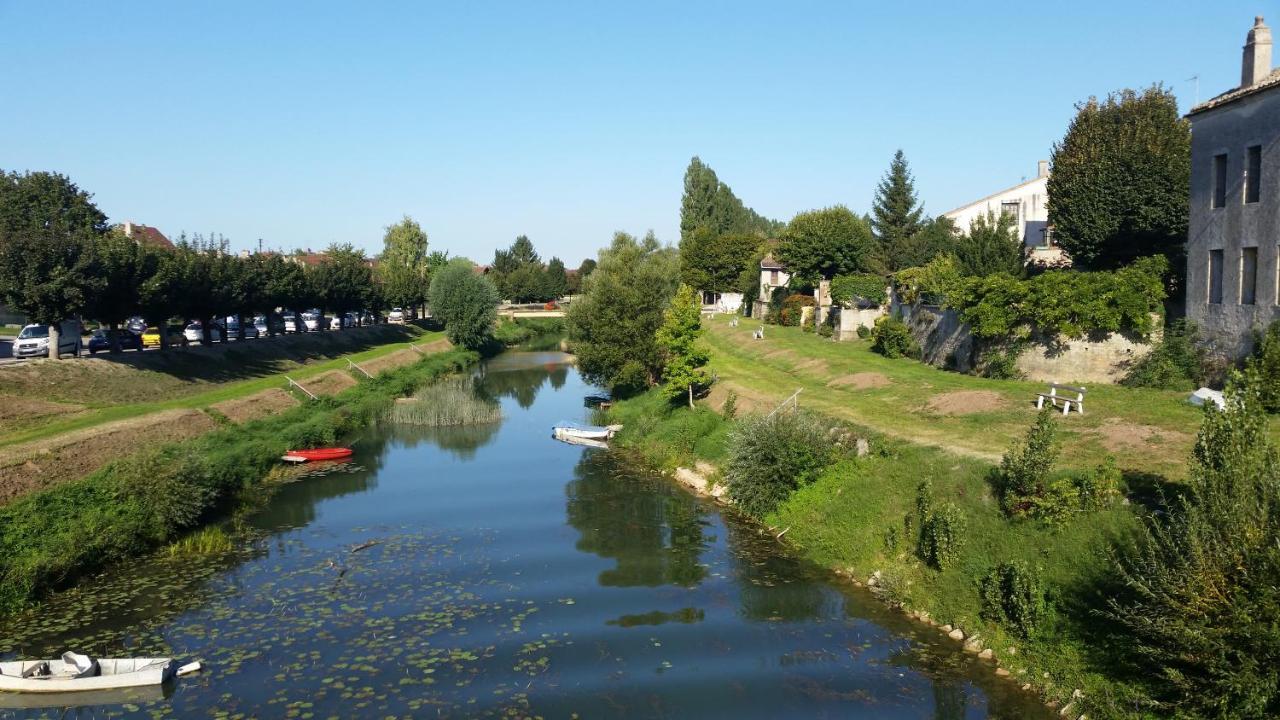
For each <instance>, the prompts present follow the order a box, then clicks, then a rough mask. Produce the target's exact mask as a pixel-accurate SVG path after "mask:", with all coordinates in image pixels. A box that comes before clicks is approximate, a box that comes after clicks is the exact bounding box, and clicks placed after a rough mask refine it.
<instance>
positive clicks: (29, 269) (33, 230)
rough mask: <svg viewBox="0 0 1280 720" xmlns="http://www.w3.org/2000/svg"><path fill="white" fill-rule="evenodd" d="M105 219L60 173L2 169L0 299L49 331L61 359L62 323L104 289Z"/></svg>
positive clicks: (52, 350) (54, 354) (51, 348)
mask: <svg viewBox="0 0 1280 720" xmlns="http://www.w3.org/2000/svg"><path fill="white" fill-rule="evenodd" d="M106 228H107V216H106V215H104V214H103V213H102V211H100V210H99V209H98V207H97V206H96V205H94V204H93V200H92V196H90V195H89V194H88V193H86V192H84V191H83V190H81V189H80V188H79V187H77V186H76V185H75V183H73V182H71V180H70V179H68V178H67V177H65V176H63V175H59V174H56V173H47V172H35V173H25V174H21V175H20V174H18V173H5V172H0V297H3V298H4V300H5V302H7V303H8V304H9V305H12V306H13V307H15V308H17V309H18V310H19V311H21V312H22V313H23V314H24V315H26V316H27V317H28V318H29V319H31V320H32V321H34V322H37V323H41V324H45V325H48V326H49V357H51V358H55V359H56V358H57V357H58V355H59V354H58V341H59V337H58V336H59V331H60V328H59V323H61V322H62V321H63V320H65V319H67V318H68V317H70V316H72V315H76V314H78V313H79V312H80V311H82V310H83V309H84V308H85V307H86V306H87V305H88V304H89V302H91V300H92V298H93V297H94V295H95V293H97V292H98V289H99V287H100V285H101V280H100V278H98V276H97V272H96V270H95V268H94V256H95V253H94V250H95V242H96V241H97V239H98V238H99V237H100V236H101V235H102V234H103V233H104V232H105V231H106Z"/></svg>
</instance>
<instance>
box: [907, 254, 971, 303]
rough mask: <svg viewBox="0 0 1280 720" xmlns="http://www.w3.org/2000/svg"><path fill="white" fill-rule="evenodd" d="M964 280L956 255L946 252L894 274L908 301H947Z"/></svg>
mask: <svg viewBox="0 0 1280 720" xmlns="http://www.w3.org/2000/svg"><path fill="white" fill-rule="evenodd" d="M963 284H964V275H963V274H962V273H961V272H960V264H959V263H958V262H957V261H956V257H955V255H952V254H950V253H944V254H941V255H938V256H936V257H934V258H933V259H932V260H930V261H929V262H928V263H926V264H924V265H921V266H919V267H909V268H907V269H905V270H899V271H898V272H896V273H894V274H893V285H894V288H895V289H896V290H897V291H898V296H899V297H901V298H902V301H903V302H905V303H907V304H908V305H914V304H915V303H922V304H924V305H946V304H947V299H948V298H950V297H951V296H952V295H953V294H954V293H956V292H957V291H958V290H959V289H960V287H961V286H962V285H963Z"/></svg>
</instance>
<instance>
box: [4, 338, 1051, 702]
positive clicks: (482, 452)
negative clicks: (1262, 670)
mask: <svg viewBox="0 0 1280 720" xmlns="http://www.w3.org/2000/svg"><path fill="white" fill-rule="evenodd" d="M563 359H564V356H562V355H560V354H558V353H549V352H546V353H510V354H508V355H505V356H502V357H500V358H498V359H497V360H495V361H493V362H491V363H490V364H489V365H488V367H487V368H485V370H484V376H485V377H484V381H483V387H484V388H486V390H487V391H488V392H490V393H493V394H494V395H496V396H499V397H500V398H501V402H502V407H503V412H504V420H503V422H502V423H501V424H499V425H493V426H489V427H484V428H469V429H465V430H451V431H447V432H438V431H424V430H421V429H406V428H395V427H388V428H379V429H376V430H370V431H369V432H367V433H366V434H364V435H362V436H360V437H357V438H355V439H354V447H355V448H356V449H357V455H356V459H355V462H354V463H353V464H351V465H350V466H346V467H341V468H338V469H336V470H332V471H329V472H327V473H320V474H316V475H314V476H312V477H307V478H304V479H302V480H301V481H299V482H296V483H292V484H289V485H286V486H285V487H284V488H283V489H282V490H281V491H280V492H279V493H277V494H276V495H275V496H274V497H273V498H272V499H271V500H270V501H269V503H268V504H267V505H266V506H265V507H264V508H263V509H261V511H259V512H258V513H256V514H255V515H253V516H252V525H253V533H252V535H253V539H252V540H251V541H246V542H245V543H243V547H241V548H240V549H238V550H237V551H236V552H235V553H234V554H232V555H230V556H227V557H221V558H215V559H209V560H201V561H192V560H189V559H184V560H170V559H168V558H162V559H159V560H157V559H154V558H153V559H151V560H150V561H148V562H146V563H137V564H136V565H135V566H132V567H129V568H125V569H123V570H116V571H114V572H112V573H109V574H106V575H104V576H103V577H101V578H97V579H94V580H92V581H90V582H87V583H85V584H84V585H83V586H82V587H81V588H80V589H78V590H76V591H74V592H71V593H68V594H66V595H64V596H61V597H59V598H58V599H57V600H55V601H54V602H52V603H50V604H49V605H48V606H46V607H45V608H43V609H42V610H41V611H40V612H39V613H30V614H27V615H24V616H21V617H18V618H14V619H12V620H11V621H8V622H6V623H5V624H3V625H0V657H2V658H3V659H9V658H12V657H16V656H24V657H38V656H52V655H53V654H55V653H58V652H61V651H62V650H63V649H67V648H76V649H80V650H84V651H87V652H90V653H92V654H97V655H122V654H123V655H152V654H166V655H173V656H174V657H177V658H179V659H181V660H183V661H186V660H189V659H200V660H202V661H204V662H205V664H206V665H207V666H208V669H207V670H206V671H205V672H204V673H203V674H200V675H198V676H192V677H187V678H182V679H179V680H178V681H177V682H176V683H175V684H174V686H173V687H170V688H166V689H165V690H164V691H163V692H160V691H157V692H156V693H155V694H154V695H141V696H136V697H128V698H120V699H122V700H125V701H126V702H122V703H115V704H108V705H98V706H92V707H80V708H74V709H71V710H69V711H68V710H65V709H63V708H57V709H44V710H31V709H26V710H13V709H10V710H3V709H0V717H44V716H47V717H117V716H129V717H184V718H186V717H295V718H328V717H341V718H352V717H372V718H387V717H393V716H394V717H433V718H434V717H450V718H461V717H486V716H487V717H493V716H496V717H526V716H543V717H547V718H571V717H580V718H715V717H732V718H807V717H817V718H837V717H851V718H946V719H947V720H955V719H959V718H1038V717H1048V715H1047V714H1046V713H1045V711H1044V710H1043V709H1042V708H1040V707H1039V706H1037V705H1036V704H1035V703H1032V702H1030V701H1029V700H1028V699H1026V698H1024V697H1023V696H1022V695H1021V694H1020V693H1017V692H1016V691H1013V690H1012V687H1011V686H1009V685H1008V684H1006V683H1003V682H997V681H996V679H995V677H994V675H993V674H992V672H991V670H990V668H989V667H988V666H986V665H985V664H983V663H980V662H979V661H976V660H972V659H971V658H969V657H968V656H966V655H964V654H963V653H959V652H957V647H956V645H955V644H954V643H951V642H949V641H947V640H946V639H945V638H942V637H941V636H940V635H939V634H937V633H935V632H932V631H925V630H922V629H919V628H916V627H914V626H913V625H911V624H909V623H907V622H906V621H905V620H903V619H902V618H901V617H899V616H896V615H894V614H892V613H889V612H886V611H885V610H884V609H883V608H881V607H880V606H879V605H878V604H877V603H876V602H875V601H874V600H872V599H870V598H869V597H867V596H865V595H862V594H860V593H859V592H856V591H854V590H853V589H851V588H847V587H843V586H841V585H840V584H839V583H837V582H835V581H833V579H832V578H831V577H830V576H829V575H827V574H826V573H824V572H821V571H819V570H818V569H816V568H813V567H811V566H809V565H807V564H805V563H803V562H800V561H797V560H795V559H793V558H790V557H788V556H786V555H785V554H783V552H782V551H781V550H780V548H779V547H778V546H777V545H776V544H775V543H774V542H773V541H772V540H771V538H770V537H769V536H768V535H761V534H760V533H758V532H757V531H756V530H755V529H754V528H753V527H752V526H751V525H749V524H747V523H743V522H741V521H739V520H737V519H735V518H733V517H726V516H724V515H722V514H721V513H720V511H719V510H718V509H717V508H716V507H714V506H713V505H710V504H707V503H704V502H702V501H700V500H698V499H695V498H693V497H692V496H690V495H688V494H686V493H684V492H682V491H680V490H679V489H677V488H676V487H675V486H673V484H672V483H670V482H669V481H666V480H663V479H661V478H656V477H654V476H652V475H650V474H649V473H646V472H644V471H643V470H642V469H641V468H640V467H638V466H637V464H636V463H635V462H634V461H632V460H630V459H628V458H626V457H621V456H618V455H615V454H612V453H610V452H605V451H598V450H583V449H581V448H577V447H572V446H568V445H563V444H560V443H557V442H555V441H553V440H551V439H550V437H549V435H550V428H551V426H552V425H553V424H554V423H555V422H557V421H559V420H583V419H585V415H586V410H585V409H584V408H583V406H582V399H583V396H584V395H586V394H589V393H590V392H591V391H592V389H591V388H590V387H588V386H586V385H585V384H584V383H583V382H582V380H581V379H580V378H579V377H578V375H577V373H576V372H575V371H574V370H573V368H572V367H571V366H569V365H566V364H564V363H563ZM371 541H372V542H376V543H377V544H375V545H371V546H369V547H367V548H365V549H363V550H360V551H357V552H352V548H353V547H356V546H359V545H361V544H364V543H368V542H371Z"/></svg>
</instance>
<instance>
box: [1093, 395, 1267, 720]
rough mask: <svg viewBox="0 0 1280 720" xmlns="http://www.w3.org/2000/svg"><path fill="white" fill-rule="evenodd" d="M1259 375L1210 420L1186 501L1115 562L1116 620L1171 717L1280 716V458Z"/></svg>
mask: <svg viewBox="0 0 1280 720" xmlns="http://www.w3.org/2000/svg"><path fill="white" fill-rule="evenodd" d="M1259 383H1260V379H1259V378H1258V377H1257V375H1256V374H1255V373H1251V372H1247V373H1244V374H1243V375H1242V374H1236V375H1235V376H1234V377H1233V378H1232V380H1231V382H1230V383H1229V384H1228V387H1227V391H1226V396H1227V404H1226V408H1225V409H1224V410H1221V411H1219V410H1217V409H1215V408H1214V407H1213V406H1212V405H1210V406H1207V407H1206V408H1205V414H1204V421H1203V424H1202V425H1201V427H1200V432H1199V435H1198V436H1197V438H1196V445H1195V450H1194V451H1193V454H1192V463H1191V477H1190V480H1189V482H1188V484H1187V487H1186V491H1185V493H1183V494H1182V495H1180V496H1178V497H1175V498H1172V499H1171V500H1170V503H1169V507H1168V510H1167V513H1165V514H1161V515H1151V516H1149V517H1148V518H1147V519H1146V522H1145V523H1144V525H1143V530H1142V532H1141V534H1140V536H1139V537H1138V538H1137V540H1136V541H1134V542H1132V543H1131V544H1125V545H1121V546H1120V547H1118V548H1117V550H1116V571H1117V572H1118V574H1119V576H1120V579H1121V580H1122V583H1123V584H1122V585H1121V586H1120V590H1119V591H1118V592H1117V593H1116V594H1115V595H1114V596H1113V597H1112V599H1111V601H1110V611H1109V615H1110V617H1111V618H1112V619H1114V620H1115V621H1116V622H1117V623H1118V624H1119V626H1120V628H1122V629H1123V630H1124V631H1125V633H1126V635H1127V638H1128V639H1129V640H1128V641H1129V642H1130V643H1132V645H1131V647H1132V648H1133V657H1132V660H1133V664H1134V666H1135V668H1134V669H1135V670H1140V672H1141V673H1142V676H1143V677H1144V678H1146V679H1147V680H1148V682H1149V688H1148V689H1149V692H1150V695H1151V696H1152V698H1153V699H1154V700H1156V701H1158V702H1160V703H1161V705H1160V709H1161V710H1162V714H1176V715H1177V716H1179V717H1218V718H1227V717H1231V718H1264V717H1275V716H1276V714H1277V713H1278V712H1280V588H1278V586H1277V583H1276V578H1278V577H1280V546H1278V545H1277V541H1276V538H1277V537H1278V536H1280V510H1278V509H1280V458H1278V457H1277V454H1276V451H1275V448H1274V447H1273V446H1272V444H1271V438H1270V436H1269V433H1268V431H1267V417H1266V415H1265V412H1264V410H1263V408H1262V405H1261V402H1260V397H1259V393H1260V385H1259Z"/></svg>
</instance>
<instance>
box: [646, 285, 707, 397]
mask: <svg viewBox="0 0 1280 720" xmlns="http://www.w3.org/2000/svg"><path fill="white" fill-rule="evenodd" d="M701 334H702V300H701V298H700V297H699V296H698V292H697V291H696V290H694V289H693V288H691V287H689V286H688V285H681V286H680V288H679V289H678V290H676V294H675V297H673V298H671V305H669V306H668V307H667V309H666V311H665V312H663V314H662V326H661V327H659V328H658V333H657V336H656V339H657V341H658V347H659V348H660V349H661V351H662V356H663V366H662V383H663V384H662V395H663V397H665V398H667V400H672V401H674V400H676V399H679V398H684V397H687V398H688V402H689V408H690V409H692V408H693V395H694V392H695V390H696V389H697V388H702V387H706V386H707V385H708V380H709V379H708V377H707V371H706V370H704V369H702V366H704V365H706V364H707V353H706V351H705V350H702V349H701V348H699V347H696V345H695V343H696V342H697V340H698V336H700V335H701Z"/></svg>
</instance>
